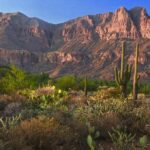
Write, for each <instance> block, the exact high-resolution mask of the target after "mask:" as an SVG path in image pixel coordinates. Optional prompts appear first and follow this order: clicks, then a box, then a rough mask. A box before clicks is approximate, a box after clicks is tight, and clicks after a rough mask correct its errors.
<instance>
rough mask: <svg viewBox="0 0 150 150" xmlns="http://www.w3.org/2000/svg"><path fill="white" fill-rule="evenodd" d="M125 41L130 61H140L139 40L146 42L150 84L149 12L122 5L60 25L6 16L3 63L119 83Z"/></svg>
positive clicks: (1, 24) (144, 70)
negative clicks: (115, 76)
mask: <svg viewBox="0 0 150 150" xmlns="http://www.w3.org/2000/svg"><path fill="white" fill-rule="evenodd" d="M122 40H125V41H126V44H127V51H126V59H127V61H128V62H129V63H133V61H134V49H135V45H136V42H137V41H138V42H139V43H140V58H139V68H140V74H141V76H142V78H143V79H144V80H149V81H150V17H149V15H148V14H147V12H146V10H145V9H144V8H141V7H137V8H133V9H131V10H127V9H126V8H124V7H121V8H119V9H118V10H117V11H116V12H114V13H106V14H98V15H95V16H92V15H91V16H90V15H89V16H84V17H80V18H77V19H74V20H71V21H68V22H65V23H62V24H57V25H55V24H50V23H47V22H44V21H42V20H40V19H37V18H29V17H27V16H25V15H24V14H22V13H5V14H3V13H0V64H10V63H11V64H16V65H18V66H20V67H22V68H24V69H26V70H28V71H32V72H49V73H50V75H51V76H60V75H64V74H77V75H83V74H85V73H86V74H87V75H89V76H92V77H97V78H101V79H113V68H114V67H115V66H116V65H119V61H120V55H121V54H120V52H121V41H122Z"/></svg>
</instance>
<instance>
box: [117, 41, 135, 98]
mask: <svg viewBox="0 0 150 150" xmlns="http://www.w3.org/2000/svg"><path fill="white" fill-rule="evenodd" d="M131 72H132V66H131V65H128V64H127V65H126V66H125V43H124V42H123V43H122V56H121V68H120V71H119V69H118V68H117V67H116V68H115V80H116V83H117V85H118V86H119V88H120V91H121V97H123V98H126V97H127V85H128V82H129V81H130V78H131Z"/></svg>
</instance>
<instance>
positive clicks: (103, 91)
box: [94, 87, 120, 100]
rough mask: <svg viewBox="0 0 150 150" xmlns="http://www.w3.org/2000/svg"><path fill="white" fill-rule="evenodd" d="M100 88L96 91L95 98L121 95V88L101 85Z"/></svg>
mask: <svg viewBox="0 0 150 150" xmlns="http://www.w3.org/2000/svg"><path fill="white" fill-rule="evenodd" d="M99 89H100V90H98V91H97V92H95V97H94V99H95V100H100V99H108V98H112V97H114V98H117V97H119V96H120V90H119V89H118V88H114V87H111V88H108V87H105V88H104V87H101V88H100V87H99Z"/></svg>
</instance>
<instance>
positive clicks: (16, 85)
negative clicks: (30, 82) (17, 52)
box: [0, 66, 25, 93]
mask: <svg viewBox="0 0 150 150" xmlns="http://www.w3.org/2000/svg"><path fill="white" fill-rule="evenodd" d="M10 68H11V73H12V74H13V76H12V74H10V73H9V72H8V73H7V74H5V76H4V77H3V78H2V79H1V80H0V92H1V93H10V92H13V91H15V90H17V89H20V88H22V87H23V86H24V79H25V72H24V71H22V70H21V69H19V68H16V67H15V66H11V67H10Z"/></svg>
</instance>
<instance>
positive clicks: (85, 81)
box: [84, 76, 87, 96]
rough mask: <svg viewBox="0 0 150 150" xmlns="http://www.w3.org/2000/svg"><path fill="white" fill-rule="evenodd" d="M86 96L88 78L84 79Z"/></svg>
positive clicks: (85, 93)
mask: <svg viewBox="0 0 150 150" xmlns="http://www.w3.org/2000/svg"><path fill="white" fill-rule="evenodd" d="M84 95H85V96H87V76H85V79H84Z"/></svg>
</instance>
